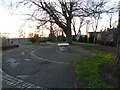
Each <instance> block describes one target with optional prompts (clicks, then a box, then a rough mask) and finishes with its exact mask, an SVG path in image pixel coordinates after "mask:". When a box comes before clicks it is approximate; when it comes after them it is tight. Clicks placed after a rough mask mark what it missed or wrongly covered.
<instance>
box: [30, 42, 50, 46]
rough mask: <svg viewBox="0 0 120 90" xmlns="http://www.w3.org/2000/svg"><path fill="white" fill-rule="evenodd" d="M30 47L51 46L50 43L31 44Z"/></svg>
mask: <svg viewBox="0 0 120 90" xmlns="http://www.w3.org/2000/svg"><path fill="white" fill-rule="evenodd" d="M30 45H35V46H50V45H52V44H51V43H31V44H30Z"/></svg>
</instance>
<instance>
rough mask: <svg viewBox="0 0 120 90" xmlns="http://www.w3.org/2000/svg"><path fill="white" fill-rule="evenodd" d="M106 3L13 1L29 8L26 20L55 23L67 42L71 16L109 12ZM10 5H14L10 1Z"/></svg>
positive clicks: (68, 40)
mask: <svg viewBox="0 0 120 90" xmlns="http://www.w3.org/2000/svg"><path fill="white" fill-rule="evenodd" d="M93 3H94V4H93ZM106 3H107V2H106V1H103V0H100V1H96V0H90V1H89V0H87V1H86V0H56V1H55V2H48V1H46V0H19V1H17V2H15V4H16V6H17V7H18V6H20V5H23V6H25V7H27V9H29V10H30V13H28V14H26V15H28V16H30V18H29V19H28V20H37V21H40V22H41V25H44V24H46V23H47V22H53V23H56V24H57V25H58V26H59V27H60V28H62V29H63V31H64V33H65V34H66V41H67V42H68V43H72V39H71V35H72V29H71V23H72V19H73V17H77V16H79V17H80V16H83V17H88V16H90V15H93V14H95V13H106V12H109V11H110V10H111V9H113V8H110V9H106V10H105V9H104V7H105V6H106ZM11 6H15V5H14V4H13V3H12V4H11V5H10V7H11ZM49 16H50V17H51V18H52V20H51V19H50V18H49Z"/></svg>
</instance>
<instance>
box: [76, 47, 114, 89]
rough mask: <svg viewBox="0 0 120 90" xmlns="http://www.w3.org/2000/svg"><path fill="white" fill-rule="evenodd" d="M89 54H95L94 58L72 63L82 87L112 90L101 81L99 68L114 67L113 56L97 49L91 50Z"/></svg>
mask: <svg viewBox="0 0 120 90" xmlns="http://www.w3.org/2000/svg"><path fill="white" fill-rule="evenodd" d="M91 52H93V53H96V56H93V57H90V58H87V59H84V60H82V61H79V62H75V63H74V68H75V72H76V74H77V78H78V80H82V81H83V82H84V85H83V87H85V88H114V87H113V86H111V85H108V84H106V83H105V82H104V81H103V80H102V79H101V76H100V66H101V65H109V66H111V67H112V66H115V54H113V53H105V52H103V51H100V50H97V49H94V50H91Z"/></svg>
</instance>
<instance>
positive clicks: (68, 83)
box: [2, 44, 94, 88]
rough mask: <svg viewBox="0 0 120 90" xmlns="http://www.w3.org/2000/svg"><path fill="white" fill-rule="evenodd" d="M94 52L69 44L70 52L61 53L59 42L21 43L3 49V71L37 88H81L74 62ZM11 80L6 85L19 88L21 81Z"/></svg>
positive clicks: (5, 86) (4, 85)
mask: <svg viewBox="0 0 120 90" xmlns="http://www.w3.org/2000/svg"><path fill="white" fill-rule="evenodd" d="M93 55H94V54H93V53H90V52H89V51H87V50H85V49H83V48H81V47H78V46H69V50H68V51H67V52H60V51H59V50H58V46H57V44H53V45H51V46H30V45H20V46H19V48H15V49H11V50H5V51H3V56H2V70H3V71H4V72H5V73H6V74H7V75H10V76H11V77H12V78H14V77H15V78H18V79H20V80H22V81H23V82H25V83H29V84H28V85H32V84H34V86H36V87H37V86H38V87H45V88H77V87H76V82H75V78H76V77H75V75H74V73H75V72H74V69H73V66H72V63H73V62H75V61H80V60H82V59H85V58H88V57H90V56H93ZM18 81H19V80H18ZM11 83H14V82H13V81H11ZM11 83H6V82H4V80H3V88H18V87H19V84H18V85H14V84H11ZM23 86H24V85H23ZM34 86H33V87H34ZM31 87H32V86H31ZM19 88H20V87H19Z"/></svg>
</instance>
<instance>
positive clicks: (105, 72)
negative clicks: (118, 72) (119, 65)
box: [100, 65, 118, 87]
mask: <svg viewBox="0 0 120 90" xmlns="http://www.w3.org/2000/svg"><path fill="white" fill-rule="evenodd" d="M100 75H101V79H102V80H103V81H104V82H106V83H108V84H109V85H111V86H113V87H117V85H118V83H117V82H118V81H117V77H116V76H115V67H112V66H107V65H101V66H100Z"/></svg>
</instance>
